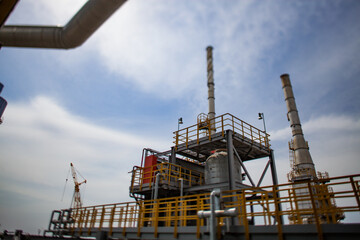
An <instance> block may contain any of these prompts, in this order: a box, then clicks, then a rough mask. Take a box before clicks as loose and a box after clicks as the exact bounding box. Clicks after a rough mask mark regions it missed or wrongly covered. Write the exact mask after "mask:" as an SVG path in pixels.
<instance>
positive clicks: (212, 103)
mask: <svg viewBox="0 0 360 240" xmlns="http://www.w3.org/2000/svg"><path fill="white" fill-rule="evenodd" d="M212 50H213V47H212V46H208V47H207V48H206V52H207V80H208V81H207V84H208V101H209V114H208V118H209V119H210V125H211V131H210V132H213V131H215V130H213V129H215V120H214V118H215V87H214V86H215V84H214V70H213V56H212Z"/></svg>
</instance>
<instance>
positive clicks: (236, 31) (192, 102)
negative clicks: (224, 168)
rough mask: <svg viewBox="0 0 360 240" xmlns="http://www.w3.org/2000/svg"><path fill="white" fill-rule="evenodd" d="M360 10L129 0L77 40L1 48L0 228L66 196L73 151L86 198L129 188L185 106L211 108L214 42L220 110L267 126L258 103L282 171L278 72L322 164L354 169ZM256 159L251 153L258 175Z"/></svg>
mask: <svg viewBox="0 0 360 240" xmlns="http://www.w3.org/2000/svg"><path fill="white" fill-rule="evenodd" d="M84 2H85V1H84V0H62V1H54V0H52V1H50V0H38V1H31V0H22V1H20V2H19V4H18V5H17V7H16V9H15V11H14V12H13V13H12V15H11V16H10V18H9V19H8V21H7V23H6V24H28V25H65V24H66V23H67V22H68V21H69V19H70V18H71V17H72V16H73V15H74V14H75V13H76V12H77V11H78V9H79V8H80V7H81V6H82V5H83V4H84ZM359 12H360V2H359V1H356V0H354V1H351V0H348V1H339V0H327V1H320V0H319V1H300V0H298V1H280V0H274V1H250V0H249V1H230V0H229V1H210V0H209V1H190V0H184V1H165V0H157V1H155V0H131V1H128V2H127V3H125V4H124V5H123V6H122V7H121V8H120V9H119V10H118V11H117V12H116V13H115V14H114V15H113V16H112V17H111V18H110V19H109V20H108V21H107V22H106V23H105V24H104V25H103V26H102V27H101V28H100V29H99V30H98V31H97V32H96V33H95V34H94V35H93V36H92V37H91V38H90V39H89V40H88V41H87V42H85V43H84V44H83V45H82V46H80V47H79V48H76V49H72V50H50V49H26V48H8V47H3V48H2V49H1V50H0V81H1V82H2V83H3V84H4V85H5V88H4V90H3V92H2V93H1V95H2V96H3V97H4V98H5V99H7V101H8V107H7V109H6V111H5V113H4V116H3V120H4V123H3V124H2V125H0V169H1V174H0V224H1V225H0V231H3V230H4V229H8V230H15V229H23V230H24V231H25V232H30V233H36V232H37V229H45V228H46V227H47V225H48V221H49V218H50V214H51V211H52V210H53V209H60V208H67V207H69V205H70V200H71V196H72V188H73V185H72V184H73V183H72V182H71V181H69V182H68V183H67V184H66V190H65V194H64V198H63V200H62V201H61V199H62V193H63V189H64V185H65V180H66V177H67V175H68V171H69V165H70V162H72V163H74V165H75V167H76V168H77V169H78V170H79V171H80V172H81V174H82V175H83V176H84V177H85V178H86V179H87V180H88V183H87V184H86V187H84V188H83V189H82V191H83V193H84V204H85V205H94V204H104V203H115V202H122V201H129V200H131V199H130V198H129V197H128V186H129V182H130V175H129V174H128V172H129V171H130V170H131V169H132V167H133V165H139V164H140V158H141V150H142V148H144V147H150V148H153V149H157V150H160V151H165V150H168V149H169V147H171V146H172V136H173V134H172V133H173V131H175V130H177V119H178V118H179V117H183V119H184V124H185V125H184V126H186V125H192V124H194V123H196V116H197V115H198V114H199V113H201V112H207V85H206V51H205V49H206V47H207V46H208V45H212V46H213V47H214V52H213V54H214V72H215V73H214V74H215V75H214V78H215V97H216V113H217V114H218V115H220V114H223V113H227V112H229V113H232V114H233V115H235V116H237V117H239V118H241V119H242V120H244V121H246V122H248V123H250V124H252V125H254V126H256V127H258V128H261V129H262V128H263V124H262V122H261V121H259V120H258V119H257V114H258V112H263V113H264V115H265V119H266V128H267V130H268V132H269V133H270V134H271V144H272V147H273V149H274V150H275V159H276V164H277V168H278V175H279V176H278V178H279V181H280V182H281V183H285V182H286V181H287V180H286V173H287V172H288V171H289V170H290V167H289V160H288V149H287V144H288V143H287V142H288V141H289V140H290V138H291V133H290V128H289V124H288V122H287V118H286V106H285V102H284V97H283V92H282V89H281V82H280V78H279V76H280V75H281V74H283V73H289V74H290V78H291V81H292V85H293V88H294V94H295V97H296V101H297V105H298V108H299V113H300V118H301V120H302V123H303V128H304V133H305V138H306V140H308V141H309V145H310V151H311V154H312V157H313V160H314V162H315V165H316V168H317V170H318V171H328V172H329V174H330V175H331V176H339V175H348V174H356V173H359V172H360V163H359V157H358V156H359V155H360V148H359V146H360V120H359V117H360V104H359V103H360V94H359V92H360V82H359V77H360V54H359V52H360V24H359V22H360V15H359ZM264 163H266V161H261V160H259V161H258V162H255V161H254V162H253V163H252V164H251V165H252V166H249V167H250V168H252V169H253V171H254V172H255V176H253V177H254V178H255V179H258V178H259V176H256V173H257V172H259V169H261V168H262V167H263V165H264ZM258 175H259V174H258ZM269 184H270V183H269Z"/></svg>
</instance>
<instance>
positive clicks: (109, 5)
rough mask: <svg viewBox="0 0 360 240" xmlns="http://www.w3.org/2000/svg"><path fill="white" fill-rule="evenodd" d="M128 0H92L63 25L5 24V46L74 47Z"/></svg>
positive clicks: (0, 35)
mask: <svg viewBox="0 0 360 240" xmlns="http://www.w3.org/2000/svg"><path fill="white" fill-rule="evenodd" d="M125 1H126V0H89V1H88V2H87V3H86V4H84V6H83V7H82V8H81V9H80V10H79V11H78V12H77V13H76V14H75V15H74V16H73V18H72V19H71V20H70V21H69V22H68V23H67V24H66V25H65V26H63V27H56V26H4V27H2V28H1V29H0V44H1V46H3V47H30V48H58V49H71V48H76V47H78V46H80V45H82V44H83V43H84V42H85V41H86V40H87V39H88V38H89V37H90V36H91V35H92V34H93V33H94V32H95V31H96V30H97V29H98V28H99V27H100V26H101V25H102V24H103V23H104V22H105V21H106V20H107V19H108V18H109V17H110V16H111V15H112V14H113V13H114V12H115V11H116V10H117V9H118V8H119V7H120V6H121V5H122V4H124V3H125Z"/></svg>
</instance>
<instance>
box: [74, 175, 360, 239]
mask: <svg viewBox="0 0 360 240" xmlns="http://www.w3.org/2000/svg"><path fill="white" fill-rule="evenodd" d="M359 186H360V174H357V175H349V176H342V177H335V178H329V179H327V182H326V183H325V182H324V181H321V180H319V181H316V180H314V181H308V182H301V183H287V184H281V185H277V186H273V185H272V186H266V187H261V188H247V189H241V190H232V191H224V192H222V196H221V198H222V202H223V207H224V209H228V208H237V209H238V215H237V218H238V220H239V223H240V224H242V225H245V229H247V230H246V231H248V227H247V225H248V224H250V219H253V221H252V224H255V225H273V224H276V225H278V226H279V227H278V228H279V229H281V226H280V225H283V224H286V225H288V224H304V223H310V224H316V225H317V226H319V224H320V223H322V224H323V223H328V224H335V223H339V222H340V220H341V219H343V218H344V216H345V215H344V214H345V213H346V214H349V215H350V214H352V213H360V199H359V196H360V187H359ZM329 187H331V188H332V189H331V190H329ZM209 194H210V193H202V194H196V195H191V196H182V197H172V198H163V199H157V200H141V201H138V202H137V203H136V202H126V203H117V204H107V205H98V206H90V207H83V208H81V209H74V210H73V212H72V218H73V220H74V221H73V223H71V224H70V228H69V229H68V230H70V231H72V232H74V233H76V234H80V233H81V234H82V235H86V234H89V233H91V232H94V231H99V230H101V229H102V228H109V229H111V231H114V229H121V231H122V232H123V234H126V229H127V228H138V229H139V231H140V230H141V229H142V228H143V227H154V228H155V229H156V231H157V229H158V228H159V227H162V226H164V227H166V226H167V227H169V226H173V227H175V226H176V228H174V231H177V227H180V226H197V229H198V231H200V230H199V229H200V228H199V227H200V226H204V224H205V222H204V221H203V219H199V218H198V217H197V212H198V211H200V210H209V208H210V205H209V204H210V203H209V196H210V195H209ZM335 200H336V205H335V204H333V203H334V202H335ZM279 206H282V207H281V208H279ZM314 207H315V208H316V209H314ZM281 209H283V210H281ZM314 210H315V211H314ZM314 212H315V213H314ZM281 217H283V218H284V222H282V221H280V218H281ZM355 219H356V218H355ZM357 219H358V221H360V220H359V218H357ZM218 221H219V223H220V224H224V223H225V218H223V217H222V218H219V219H218ZM351 221H354V218H351V217H350V218H349V220H348V222H351ZM109 234H110V235H111V233H109ZM176 234H177V233H176V232H174V236H175V235H176ZM198 234H199V233H198Z"/></svg>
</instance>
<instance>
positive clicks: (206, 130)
mask: <svg viewBox="0 0 360 240" xmlns="http://www.w3.org/2000/svg"><path fill="white" fill-rule="evenodd" d="M226 130H232V131H233V132H235V133H237V134H239V135H240V136H241V137H242V138H243V139H245V138H246V139H248V140H249V141H250V142H251V143H252V144H258V145H259V146H260V147H261V148H265V149H266V150H270V143H269V141H270V140H269V136H270V135H269V134H267V133H266V132H264V131H262V130H260V129H258V128H256V127H254V126H252V125H250V124H248V123H246V122H244V121H243V120H241V119H239V118H237V117H235V116H233V115H231V114H229V113H226V114H223V115H220V116H217V117H215V118H213V119H209V120H208V121H206V122H201V123H197V124H195V125H192V126H190V127H187V128H184V129H180V130H179V131H176V132H174V137H173V138H174V141H173V143H174V144H175V147H176V148H177V147H178V146H179V145H180V144H185V145H186V147H188V144H189V143H190V142H194V141H196V143H197V144H199V141H200V138H202V137H204V136H206V137H208V138H209V140H211V139H212V138H213V136H214V135H215V134H217V133H219V132H221V134H222V136H225V131H226Z"/></svg>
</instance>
